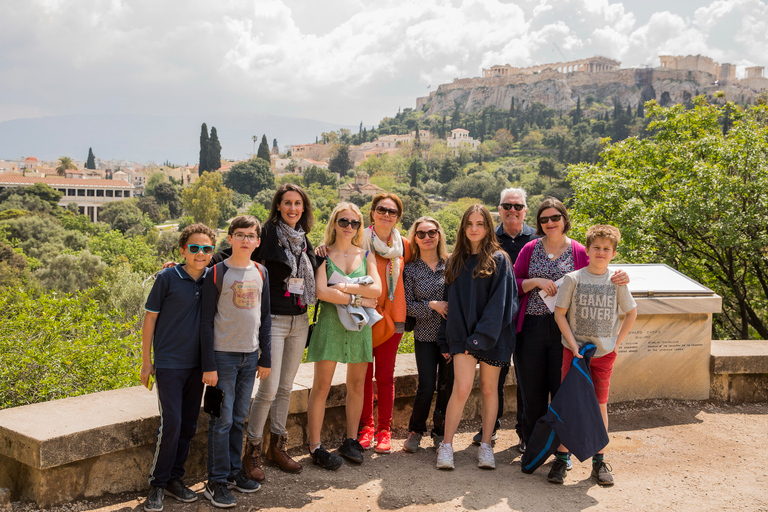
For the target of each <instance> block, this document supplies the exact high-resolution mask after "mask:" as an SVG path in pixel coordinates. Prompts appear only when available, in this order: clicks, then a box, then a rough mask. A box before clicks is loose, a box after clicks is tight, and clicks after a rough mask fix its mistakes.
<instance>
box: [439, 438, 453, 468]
mask: <svg viewBox="0 0 768 512" xmlns="http://www.w3.org/2000/svg"><path fill="white" fill-rule="evenodd" d="M437 469H453V446H451V445H450V444H445V443H440V446H438V447H437Z"/></svg>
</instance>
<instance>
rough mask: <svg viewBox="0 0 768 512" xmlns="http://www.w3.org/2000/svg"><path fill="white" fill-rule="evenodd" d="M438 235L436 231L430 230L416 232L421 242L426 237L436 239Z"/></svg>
mask: <svg viewBox="0 0 768 512" xmlns="http://www.w3.org/2000/svg"><path fill="white" fill-rule="evenodd" d="M437 234H438V231H437V230H436V229H430V230H429V231H416V236H417V237H418V238H419V239H420V240H424V239H425V238H426V237H429V238H435V237H436V236H437Z"/></svg>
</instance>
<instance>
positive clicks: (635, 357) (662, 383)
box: [610, 298, 712, 402]
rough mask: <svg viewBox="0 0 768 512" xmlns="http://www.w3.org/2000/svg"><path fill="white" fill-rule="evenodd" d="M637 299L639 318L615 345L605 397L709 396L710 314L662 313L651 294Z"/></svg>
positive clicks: (626, 399)
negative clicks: (622, 340)
mask: <svg viewBox="0 0 768 512" xmlns="http://www.w3.org/2000/svg"><path fill="white" fill-rule="evenodd" d="M636 300H637V303H638V317H637V320H636V321H635V323H634V325H633V326H632V330H631V331H630V333H629V335H628V336H627V338H626V339H625V340H624V343H622V345H621V347H620V348H619V354H618V357H617V358H616V363H615V364H614V367H613V374H612V375H611V395H610V401H611V402H624V401H628V400H644V399H651V398H671V399H677V400H706V399H707V398H709V389H710V382H709V366H710V362H709V358H710V339H711V332H712V314H711V313H682V312H676V313H675V314H670V313H663V312H662V311H664V310H663V309H662V308H660V307H659V306H660V304H659V303H658V301H656V300H654V299H640V298H639V299H636ZM665 300H666V299H665ZM649 301H650V303H649ZM682 304H683V303H682V302H678V303H677V304H676V306H680V305H682ZM643 306H647V307H645V308H644V307H643ZM644 309H645V311H651V313H650V314H646V312H645V311H644Z"/></svg>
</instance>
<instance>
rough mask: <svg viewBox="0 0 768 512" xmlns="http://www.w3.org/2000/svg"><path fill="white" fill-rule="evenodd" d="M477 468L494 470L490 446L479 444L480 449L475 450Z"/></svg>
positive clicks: (494, 465) (494, 463)
mask: <svg viewBox="0 0 768 512" xmlns="http://www.w3.org/2000/svg"><path fill="white" fill-rule="evenodd" d="M438 460H439V459H438ZM477 467H479V468H483V469H496V459H494V457H493V448H491V445H489V444H485V443H480V448H478V449H477Z"/></svg>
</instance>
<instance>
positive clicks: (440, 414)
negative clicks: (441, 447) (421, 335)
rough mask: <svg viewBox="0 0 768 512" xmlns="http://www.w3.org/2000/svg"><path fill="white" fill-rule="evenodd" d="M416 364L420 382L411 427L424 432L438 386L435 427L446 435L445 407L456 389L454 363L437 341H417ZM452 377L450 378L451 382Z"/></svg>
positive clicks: (435, 430) (434, 417)
mask: <svg viewBox="0 0 768 512" xmlns="http://www.w3.org/2000/svg"><path fill="white" fill-rule="evenodd" d="M414 354H415V356H416V368H417V369H418V372H419V386H418V388H417V389H416V396H415V397H414V399H413V412H412V413H411V420H410V421H409V422H408V430H409V431H411V432H418V433H420V434H425V433H426V432H427V417H429V408H430V407H431V405H432V395H433V394H434V392H435V391H436V390H437V401H436V402H435V411H434V413H433V414H432V422H433V424H434V425H433V427H432V431H433V432H434V433H436V434H438V435H443V425H444V423H445V408H446V406H447V405H448V400H449V399H450V397H451V391H452V390H453V365H451V364H448V363H446V362H445V358H444V357H443V354H441V353H440V347H439V346H438V345H437V343H434V342H424V341H418V340H417V341H416V342H415V343H414ZM448 381H450V382H448Z"/></svg>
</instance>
